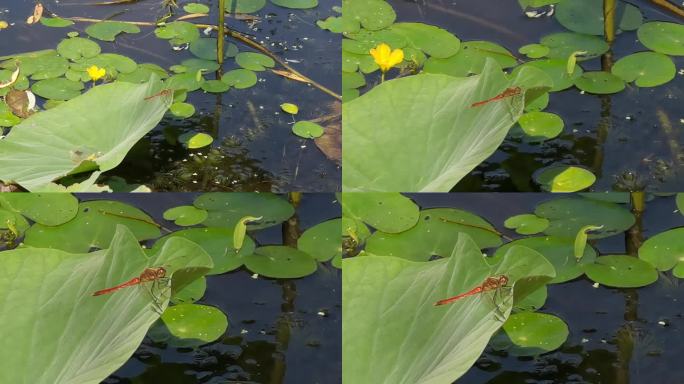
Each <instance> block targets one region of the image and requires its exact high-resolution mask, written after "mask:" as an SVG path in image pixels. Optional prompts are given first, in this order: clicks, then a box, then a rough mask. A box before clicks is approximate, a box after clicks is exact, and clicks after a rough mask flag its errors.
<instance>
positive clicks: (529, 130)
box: [518, 112, 565, 141]
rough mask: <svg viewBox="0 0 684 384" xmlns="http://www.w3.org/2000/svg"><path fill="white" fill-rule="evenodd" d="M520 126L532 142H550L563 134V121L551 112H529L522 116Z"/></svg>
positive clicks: (519, 121) (519, 120)
mask: <svg viewBox="0 0 684 384" xmlns="http://www.w3.org/2000/svg"><path fill="white" fill-rule="evenodd" d="M518 124H520V128H522V130H523V132H525V134H526V135H527V136H530V139H532V140H538V141H543V140H549V139H553V138H554V137H556V136H558V135H560V134H561V132H563V127H564V126H565V124H564V123H563V119H561V118H560V116H558V115H556V114H554V113H549V112H528V113H525V114H523V115H522V116H520V118H519V119H518Z"/></svg>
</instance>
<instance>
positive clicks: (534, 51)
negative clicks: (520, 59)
mask: <svg viewBox="0 0 684 384" xmlns="http://www.w3.org/2000/svg"><path fill="white" fill-rule="evenodd" d="M549 51H550V48H549V47H547V46H545V45H542V44H527V45H523V46H522V47H520V48H519V49H518V52H519V53H522V54H523V55H525V56H527V57H529V58H530V59H539V58H542V57H544V56H546V55H547V54H548V53H549Z"/></svg>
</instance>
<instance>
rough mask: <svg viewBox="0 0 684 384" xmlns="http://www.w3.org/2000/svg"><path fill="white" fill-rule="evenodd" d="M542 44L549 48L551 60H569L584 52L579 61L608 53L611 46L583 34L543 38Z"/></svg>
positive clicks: (594, 37) (564, 33)
mask: <svg viewBox="0 0 684 384" xmlns="http://www.w3.org/2000/svg"><path fill="white" fill-rule="evenodd" d="M540 42H541V43H542V44H543V45H544V46H546V47H548V48H549V52H548V54H547V55H546V56H547V57H548V58H550V59H561V60H567V58H568V57H569V56H570V55H572V54H573V53H574V52H578V51H583V52H585V53H584V54H582V55H580V56H577V60H578V61H582V60H588V59H591V58H594V57H597V56H601V55H602V54H604V53H606V52H608V50H609V49H610V46H609V45H608V43H606V42H605V40H603V39H602V38H600V37H597V36H593V35H585V34H581V33H572V32H560V33H554V34H551V35H547V36H544V37H542V39H541V40H540Z"/></svg>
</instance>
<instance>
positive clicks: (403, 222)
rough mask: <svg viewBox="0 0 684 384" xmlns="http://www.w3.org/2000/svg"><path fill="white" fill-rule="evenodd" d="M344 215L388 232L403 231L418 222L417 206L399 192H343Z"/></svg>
mask: <svg viewBox="0 0 684 384" xmlns="http://www.w3.org/2000/svg"><path fill="white" fill-rule="evenodd" d="M342 211H343V212H344V214H345V216H348V217H353V218H356V219H359V220H361V221H363V222H366V223H368V224H369V225H370V226H372V227H374V228H376V229H378V230H380V231H383V232H388V233H398V232H402V231H405V230H407V229H409V228H411V227H413V226H414V225H416V223H417V222H418V216H419V214H420V212H419V208H418V206H417V205H416V203H414V202H413V201H412V200H411V199H409V198H408V197H405V196H403V195H401V194H400V193H391V192H390V193H388V192H379V193H345V194H344V195H343V196H342Z"/></svg>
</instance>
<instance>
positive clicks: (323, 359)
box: [78, 193, 342, 384]
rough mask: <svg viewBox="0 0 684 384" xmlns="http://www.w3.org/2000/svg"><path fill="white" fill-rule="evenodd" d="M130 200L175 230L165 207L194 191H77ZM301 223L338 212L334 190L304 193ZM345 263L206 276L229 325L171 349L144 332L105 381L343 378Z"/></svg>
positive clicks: (172, 383) (276, 237)
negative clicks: (269, 274) (205, 341)
mask: <svg viewBox="0 0 684 384" xmlns="http://www.w3.org/2000/svg"><path fill="white" fill-rule="evenodd" d="M78 196H79V198H80V199H81V200H91V199H103V198H107V199H114V200H119V201H122V202H127V203H129V204H133V205H135V206H136V207H138V208H140V209H142V210H144V211H145V212H146V213H147V214H149V215H151V216H152V217H153V218H154V219H155V221H156V222H158V223H164V226H165V227H167V228H169V229H171V230H177V229H181V228H180V227H176V226H174V225H173V223H169V222H168V221H166V220H163V218H162V214H163V212H164V211H165V210H166V209H168V208H171V207H174V206H178V205H186V204H192V201H193V200H194V198H195V197H196V196H197V195H194V194H174V193H165V194H152V195H151V194H114V195H108V196H103V195H84V194H80V195H78ZM297 214H298V221H299V226H300V229H301V230H306V229H307V228H309V227H311V226H313V225H315V224H318V223H320V222H322V221H325V220H328V219H332V218H337V217H340V207H339V205H338V204H337V202H336V201H335V196H334V195H333V194H322V193H321V194H306V195H304V196H303V199H302V201H301V204H300V206H299V208H298V209H297ZM255 240H256V242H257V245H274V244H275V245H277V244H282V243H283V235H282V227H281V226H275V227H271V228H267V229H264V230H260V231H258V232H257V233H256V237H255ZM340 277H341V273H340V270H338V269H335V268H333V267H330V266H327V265H321V266H319V269H318V271H317V272H316V273H315V274H313V275H310V276H307V277H304V278H301V279H291V280H274V279H268V278H263V277H259V278H256V279H254V278H252V274H251V273H250V272H249V271H247V270H246V269H244V268H241V269H239V270H237V271H234V272H230V273H226V274H222V275H216V276H207V291H206V294H205V295H204V297H203V298H202V300H200V301H198V303H200V304H205V305H211V306H215V307H218V308H220V309H221V311H223V312H224V313H225V314H226V315H227V317H228V322H229V328H228V330H227V332H226V334H225V335H223V336H222V337H221V338H220V339H219V340H218V341H216V342H214V343H211V344H209V345H206V346H202V347H200V348H197V349H196V350H193V349H189V348H170V347H166V346H165V345H163V344H154V343H152V342H151V341H150V340H148V339H146V340H145V341H144V342H143V344H142V345H141V346H140V347H139V348H138V351H137V352H136V353H135V354H134V355H133V357H132V358H131V359H129V360H128V362H127V363H126V364H125V365H124V366H123V367H121V368H120V369H119V370H118V371H117V372H115V373H114V374H113V375H112V376H110V377H109V378H108V379H107V380H105V381H104V382H103V383H107V384H115V383H116V384H157V383H164V384H194V383H212V384H218V383H244V384H247V383H263V384H265V383H272V384H277V383H292V384H300V383H301V384H317V383H321V384H323V383H325V384H327V383H333V384H334V383H339V382H341V380H342V346H341V345H342V344H341V343H342V323H341V322H342V307H341V300H342V294H341V288H340V287H341V279H340Z"/></svg>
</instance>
